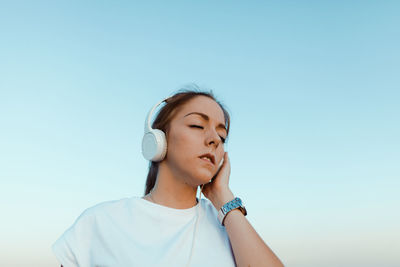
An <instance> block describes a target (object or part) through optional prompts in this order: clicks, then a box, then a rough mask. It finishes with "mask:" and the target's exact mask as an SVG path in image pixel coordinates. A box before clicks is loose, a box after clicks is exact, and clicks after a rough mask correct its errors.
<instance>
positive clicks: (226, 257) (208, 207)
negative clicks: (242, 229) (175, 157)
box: [52, 197, 236, 267]
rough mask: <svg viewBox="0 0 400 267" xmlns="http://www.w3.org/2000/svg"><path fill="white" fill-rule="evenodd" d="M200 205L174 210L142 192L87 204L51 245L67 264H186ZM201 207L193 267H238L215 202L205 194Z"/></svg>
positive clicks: (107, 266)
mask: <svg viewBox="0 0 400 267" xmlns="http://www.w3.org/2000/svg"><path fill="white" fill-rule="evenodd" d="M199 206H200V204H199V203H198V204H197V205H196V206H194V207H192V208H189V209H174V208H170V207H166V206H162V205H159V204H156V203H153V202H150V201H148V200H145V199H143V198H141V197H130V198H123V199H120V200H114V201H107V202H103V203H100V204H98V205H96V206H93V207H91V208H88V209H86V210H85V211H84V212H83V213H82V214H81V215H80V216H79V217H78V219H77V220H76V221H75V223H74V224H73V225H72V226H71V227H70V228H69V229H68V230H66V231H65V233H64V234H63V235H62V236H61V237H60V238H59V239H58V240H57V241H56V242H55V243H54V244H53V246H52V248H53V251H54V253H55V255H56V257H57V258H58V260H59V261H60V264H62V265H63V266H64V267H70V266H71V267H72V266H74V267H76V266H79V267H100V266H101V267H111V266H112V267H125V266H127V267H128V266H129V267H134V266H140V267H146V266H158V267H159V266H186V264H187V262H188V260H189V257H190V250H191V248H192V241H193V232H194V228H195V222H196V216H197V213H196V208H200V207H199ZM199 211H200V217H199V220H198V223H197V232H196V236H195V241H194V242H195V243H194V247H193V254H192V258H191V264H190V266H192V267H196V266H199V267H200V266H201V267H204V266H207V267H212V266H218V267H232V266H236V265H235V259H234V256H233V252H232V247H231V244H230V241H229V237H228V235H227V232H226V229H225V227H223V226H221V225H220V223H219V221H218V218H217V214H218V213H217V210H216V209H215V207H214V206H213V204H212V203H211V201H210V200H208V199H206V198H202V199H201V210H200V209H199Z"/></svg>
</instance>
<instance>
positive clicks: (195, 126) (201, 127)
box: [190, 125, 204, 129]
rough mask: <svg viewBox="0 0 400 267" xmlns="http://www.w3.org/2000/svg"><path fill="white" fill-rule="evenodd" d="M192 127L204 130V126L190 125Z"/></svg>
mask: <svg viewBox="0 0 400 267" xmlns="http://www.w3.org/2000/svg"><path fill="white" fill-rule="evenodd" d="M190 127H192V128H200V129H204V127H203V126H199V125H190Z"/></svg>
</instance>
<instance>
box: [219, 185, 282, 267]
mask: <svg viewBox="0 0 400 267" xmlns="http://www.w3.org/2000/svg"><path fill="white" fill-rule="evenodd" d="M232 199H234V195H233V193H232V192H231V191H225V192H224V193H223V194H220V196H219V197H218V199H214V202H215V205H214V206H215V207H216V208H217V210H219V209H220V208H221V207H222V205H224V204H225V203H227V202H228V201H230V200H232ZM224 225H225V228H226V231H227V233H228V236H229V240H230V242H231V246H232V250H233V253H234V257H235V261H236V264H237V266H239V267H248V266H251V267H278V266H279V267H282V266H283V264H282V262H281V261H280V260H279V258H278V257H277V256H276V255H275V254H274V253H273V252H272V250H271V249H270V248H269V247H268V246H267V244H265V242H264V241H263V240H262V238H261V237H260V236H259V235H258V234H257V232H256V231H255V230H254V228H253V227H252V226H251V224H250V223H249V222H248V220H247V219H246V217H245V216H244V215H243V214H242V212H241V211H240V210H238V209H235V210H232V211H231V212H229V213H228V214H227V215H226V217H225V221H224Z"/></svg>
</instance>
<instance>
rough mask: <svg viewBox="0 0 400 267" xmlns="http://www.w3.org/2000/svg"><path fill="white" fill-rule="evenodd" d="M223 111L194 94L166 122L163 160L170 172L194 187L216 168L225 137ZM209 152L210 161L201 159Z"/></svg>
mask: <svg viewBox="0 0 400 267" xmlns="http://www.w3.org/2000/svg"><path fill="white" fill-rule="evenodd" d="M226 137H227V132H226V129H225V118H224V113H223V111H222V109H221V108H220V106H219V105H218V104H217V103H216V102H215V101H214V100H212V99H211V98H209V97H206V96H196V97H194V98H192V99H191V100H190V101H188V102H187V103H186V104H184V105H183V106H181V108H180V110H179V111H178V112H177V113H176V114H175V116H174V117H173V119H172V120H171V123H170V128H169V132H168V135H167V144H168V146H167V157H166V159H165V160H166V163H167V164H168V165H169V167H170V169H171V170H172V172H173V174H175V175H177V176H178V177H183V178H184V179H185V182H186V183H188V184H190V185H191V186H193V187H195V186H198V185H200V184H205V183H207V182H209V181H210V180H211V178H212V177H213V176H214V175H215V174H216V172H217V171H218V166H219V163H220V161H221V160H222V158H223V155H224V143H223V139H226ZM207 153H209V154H210V155H212V156H213V157H214V158H213V162H212V163H210V162H209V161H208V160H205V159H202V158H201V156H202V155H204V154H207Z"/></svg>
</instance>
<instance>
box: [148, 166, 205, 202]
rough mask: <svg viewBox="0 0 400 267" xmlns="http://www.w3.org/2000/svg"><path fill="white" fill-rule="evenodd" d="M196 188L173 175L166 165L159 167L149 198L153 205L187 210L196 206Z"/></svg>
mask: <svg viewBox="0 0 400 267" xmlns="http://www.w3.org/2000/svg"><path fill="white" fill-rule="evenodd" d="M196 194H197V186H195V187H193V186H191V185H189V184H188V183H187V181H185V180H184V179H183V178H179V175H174V173H173V172H172V171H171V169H170V168H169V167H168V165H167V164H166V163H165V161H164V162H162V163H161V164H160V165H159V169H158V175H157V180H156V184H155V185H154V188H153V189H152V190H151V193H149V195H148V196H149V198H150V199H151V201H153V202H154V203H157V204H159V205H163V206H166V207H170V208H174V209H189V208H191V207H193V206H195V205H197V199H196Z"/></svg>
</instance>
